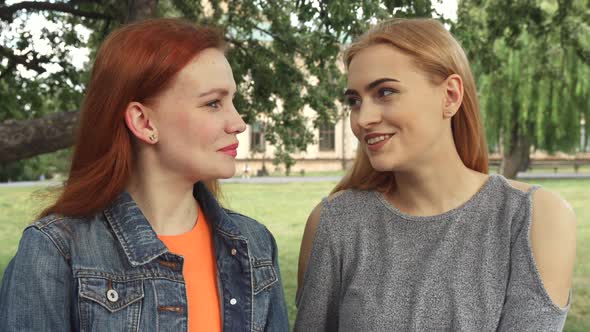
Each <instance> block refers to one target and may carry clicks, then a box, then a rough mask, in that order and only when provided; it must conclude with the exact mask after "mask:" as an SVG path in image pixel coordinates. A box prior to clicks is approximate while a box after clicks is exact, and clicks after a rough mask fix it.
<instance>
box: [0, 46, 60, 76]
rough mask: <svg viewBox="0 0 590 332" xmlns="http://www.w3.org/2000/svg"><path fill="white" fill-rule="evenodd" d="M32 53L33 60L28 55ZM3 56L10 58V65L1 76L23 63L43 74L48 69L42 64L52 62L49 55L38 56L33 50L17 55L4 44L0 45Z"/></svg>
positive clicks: (0, 52) (0, 55)
mask: <svg viewBox="0 0 590 332" xmlns="http://www.w3.org/2000/svg"><path fill="white" fill-rule="evenodd" d="M31 53H32V54H33V60H29V58H28V55H29V54H31ZM1 57H6V58H8V65H7V66H6V70H5V71H4V72H3V73H1V74H0V78H2V77H3V76H4V75H6V74H7V73H9V72H11V71H12V69H14V68H15V67H16V65H23V66H25V67H26V68H27V69H31V70H34V71H36V72H37V73H39V74H41V73H44V72H45V71H46V70H45V68H43V67H42V66H41V64H42V63H49V62H50V61H49V59H48V58H47V57H38V56H36V54H35V53H33V51H29V52H27V53H25V54H22V55H16V54H14V52H12V50H11V49H9V48H6V47H3V46H2V45H0V58H1Z"/></svg>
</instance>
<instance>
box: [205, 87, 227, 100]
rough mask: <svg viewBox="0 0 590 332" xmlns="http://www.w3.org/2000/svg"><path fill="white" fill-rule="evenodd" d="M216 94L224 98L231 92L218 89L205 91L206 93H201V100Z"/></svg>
mask: <svg viewBox="0 0 590 332" xmlns="http://www.w3.org/2000/svg"><path fill="white" fill-rule="evenodd" d="M215 93H218V94H221V95H222V96H227V95H229V91H228V90H227V89H221V88H216V89H211V90H209V91H205V92H203V93H201V94H200V95H199V98H202V97H205V96H208V95H212V94H215Z"/></svg>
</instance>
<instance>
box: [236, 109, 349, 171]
mask: <svg viewBox="0 0 590 332" xmlns="http://www.w3.org/2000/svg"><path fill="white" fill-rule="evenodd" d="M303 114H304V115H305V116H306V118H307V119H308V122H309V128H311V127H313V121H312V119H313V117H314V116H315V111H313V110H312V109H310V108H309V107H306V108H305V109H304V110H303ZM349 121H350V120H349V117H348V116H347V117H345V118H343V119H340V120H339V121H337V122H336V123H333V124H325V125H322V126H320V128H315V129H314V143H313V144H310V145H308V146H307V150H306V151H305V152H301V153H297V154H294V155H293V156H292V157H293V158H294V159H295V165H293V166H292V167H291V172H292V173H307V172H319V171H339V170H343V169H346V168H347V167H348V166H350V164H351V163H352V160H353V159H354V156H355V154H356V148H357V146H358V141H357V139H356V137H355V136H354V134H353V133H352V130H351V129H350V124H349ZM238 139H239V141H240V146H239V147H238V155H237V157H236V175H244V173H247V174H248V175H256V174H259V172H261V171H262V169H263V166H264V167H265V168H266V170H267V172H270V173H273V172H284V171H285V169H284V165H276V166H275V165H273V163H272V161H273V158H274V152H275V148H274V146H272V145H270V144H268V143H267V142H266V140H265V139H264V123H263V122H256V123H254V124H251V125H248V127H247V129H246V131H245V132H244V133H242V134H240V135H238Z"/></svg>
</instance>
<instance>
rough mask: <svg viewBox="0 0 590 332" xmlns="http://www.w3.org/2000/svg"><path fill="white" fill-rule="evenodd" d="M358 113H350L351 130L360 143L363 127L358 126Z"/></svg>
mask: <svg viewBox="0 0 590 332" xmlns="http://www.w3.org/2000/svg"><path fill="white" fill-rule="evenodd" d="M357 119H358V112H350V129H351V130H352V133H353V134H354V136H356V138H357V139H358V140H359V141H360V136H361V127H360V126H359V125H358V122H357Z"/></svg>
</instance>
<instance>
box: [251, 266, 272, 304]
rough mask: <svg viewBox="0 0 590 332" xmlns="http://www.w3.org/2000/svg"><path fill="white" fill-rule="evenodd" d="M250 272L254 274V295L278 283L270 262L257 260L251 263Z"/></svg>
mask: <svg viewBox="0 0 590 332" xmlns="http://www.w3.org/2000/svg"><path fill="white" fill-rule="evenodd" d="M252 271H253V273H254V279H253V282H254V295H258V293H260V292H261V291H263V290H265V289H266V288H268V287H270V286H272V285H273V284H274V283H276V282H277V281H278V278H277V273H276V271H275V268H274V266H273V263H272V260H270V259H269V260H257V259H254V260H253V262H252Z"/></svg>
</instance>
